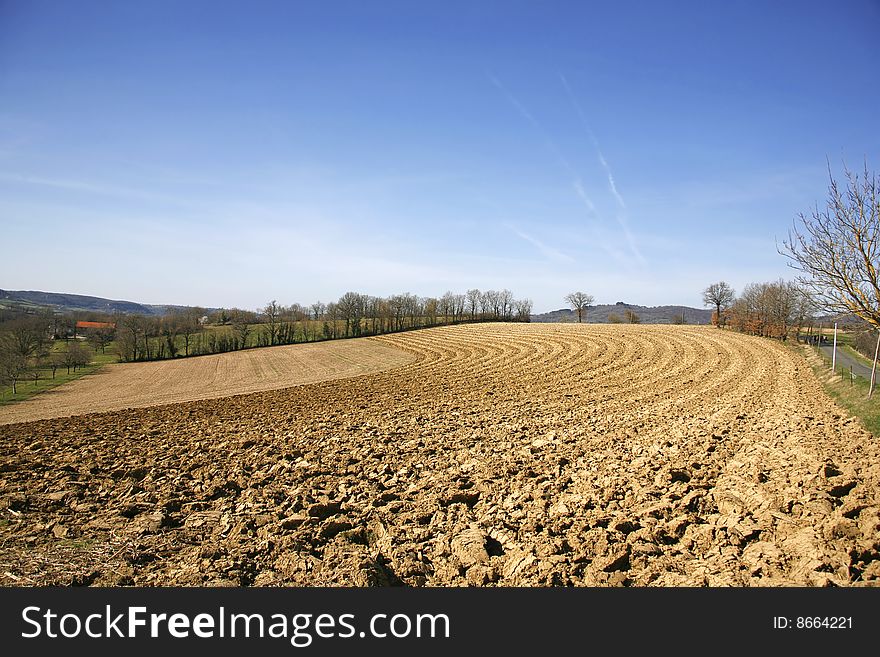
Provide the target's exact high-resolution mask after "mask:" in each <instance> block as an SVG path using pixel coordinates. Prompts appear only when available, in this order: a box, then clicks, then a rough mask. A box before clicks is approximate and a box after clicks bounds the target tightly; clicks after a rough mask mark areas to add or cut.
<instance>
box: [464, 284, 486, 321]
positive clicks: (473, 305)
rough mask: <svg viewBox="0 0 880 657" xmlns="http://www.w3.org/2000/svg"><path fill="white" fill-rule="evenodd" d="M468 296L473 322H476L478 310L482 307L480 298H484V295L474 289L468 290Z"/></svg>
mask: <svg viewBox="0 0 880 657" xmlns="http://www.w3.org/2000/svg"><path fill="white" fill-rule="evenodd" d="M466 296H467V303H468V307H469V308H470V310H471V320H475V319H476V318H477V308H479V306H480V298H481V297H482V296H483V294H482V292H480V291H479V290H478V289H476V288H474V289H472V290H468V291H467V295H466Z"/></svg>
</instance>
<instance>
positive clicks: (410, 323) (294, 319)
mask: <svg viewBox="0 0 880 657" xmlns="http://www.w3.org/2000/svg"><path fill="white" fill-rule="evenodd" d="M531 312H532V302H531V300H529V299H516V298H515V297H514V296H513V293H512V292H511V291H510V290H501V291H496V290H487V291H481V290H478V289H471V290H468V291H467V292H466V293H464V294H456V293H453V292H447V293H446V294H444V295H443V296H442V297H439V298H438V297H420V296H417V295H414V294H410V293H404V294H395V295H391V296H389V297H376V296H372V295H368V294H362V293H359V292H346V293H345V294H343V295H342V296H341V297H340V298H339V299H338V300H337V301H334V302H330V303H323V302H320V301H318V302H315V303H312V304H310V305H302V304H299V303H294V304H291V305H289V306H285V305H283V304H279V303H278V302H277V301H276V300H272V301H270V302H269V303H267V304H266V305H265V306H264V307H263V308H261V309H259V310H257V311H248V310H241V309H238V308H234V309H231V310H227V309H220V310H217V311H213V312H211V313H206V314H205V315H202V316H199V311H193V310H187V311H184V312H180V313H175V314H171V315H166V316H164V317H155V318H149V317H144V316H142V315H125V316H121V317H119V318H118V321H117V323H116V333H115V337H116V345H117V349H118V351H119V355H120V358H121V359H122V360H126V361H138V360H160V359H166V358H175V357H177V356H193V355H201V354H214V353H222V352H226V351H236V350H240V349H247V348H250V347H271V346H275V345H285V344H294V343H299V342H315V341H319V340H335V339H340V338H353V337H364V336H371V335H382V334H386V333H394V332H398V331H407V330H411V329H418V328H427V327H431V326H441V325H446V324H459V323H462V322H492V321H503V322H528V321H529V320H530V317H531Z"/></svg>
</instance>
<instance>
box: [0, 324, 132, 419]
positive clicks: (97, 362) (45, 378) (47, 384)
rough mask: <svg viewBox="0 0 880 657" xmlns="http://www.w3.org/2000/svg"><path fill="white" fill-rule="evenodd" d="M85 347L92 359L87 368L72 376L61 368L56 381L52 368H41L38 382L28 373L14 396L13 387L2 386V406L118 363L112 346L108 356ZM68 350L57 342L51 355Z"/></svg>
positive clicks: (19, 382) (60, 341)
mask: <svg viewBox="0 0 880 657" xmlns="http://www.w3.org/2000/svg"><path fill="white" fill-rule="evenodd" d="M85 347H86V349H87V350H88V351H89V354H90V355H91V357H92V362H91V364H89V365H87V366H85V367H78V368H77V369H76V372H74V371H73V370H71V371H70V374H68V373H67V368H66V367H59V368H58V370H57V371H56V372H55V378H54V379H53V378H52V369H51V368H48V367H45V368H41V369H40V370H39V372H40V378H39V379H37V381H36V382H35V381H34V377H33V373H32V372H28V373H27V374H25V376H24V378H22V379H20V380H19V381H18V383H17V384H16V386H15V387H16V393H15V395H13V394H12V386H11V385H9V386H0V405H3V404H11V403H15V402H19V401H23V400H25V399H28V398H30V397H33V396H34V395H36V394H39V393H41V392H43V391H45V390H51V389H52V388H56V387H58V386H60V385H62V384H64V383H67V382H68V381H73V380H74V379H78V378H80V377H81V376H86V375H87V374H92V373H94V372H96V371H97V370H98V369H100V368H101V367H103V366H104V365H107V364H109V363H115V362H117V361H118V358H117V356H116V350H115V349H113V348H112V345H110V346H109V347H107V350H106V351H107V353H106V354H102V353H101V351H100V350H99V351H98V353H97V354H96V353H95V351H94V349H92V348H91V347H89V346H88V345H85ZM66 348H67V346H66V343H65V342H64V340H56V341H55V342H54V343H53V345H52V350H51V352H50V353H57V352H63V351H64V350H65V349H66Z"/></svg>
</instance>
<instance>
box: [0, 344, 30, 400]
mask: <svg viewBox="0 0 880 657" xmlns="http://www.w3.org/2000/svg"><path fill="white" fill-rule="evenodd" d="M0 338H2V339H0V382H2V383H7V382H8V383H9V384H10V385H12V394H13V395H14V394H15V393H16V392H17V389H16V384H17V383H18V381H19V379H21V377H22V376H24V374H25V372H26V371H27V358H25V357H24V356H22V355H21V353H20V352H19V351H18V350H17V349H16V348H15V346H14V345H13V342H12V340H11V339H10V337H9V335H8V334H7V335H4V336H0Z"/></svg>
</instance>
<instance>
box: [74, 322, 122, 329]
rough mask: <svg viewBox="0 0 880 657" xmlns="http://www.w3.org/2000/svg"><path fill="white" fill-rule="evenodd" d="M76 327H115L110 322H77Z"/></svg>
mask: <svg viewBox="0 0 880 657" xmlns="http://www.w3.org/2000/svg"><path fill="white" fill-rule="evenodd" d="M76 328H93V329H102V328H111V329H112V328H116V324H111V323H110V322H77V323H76Z"/></svg>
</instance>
